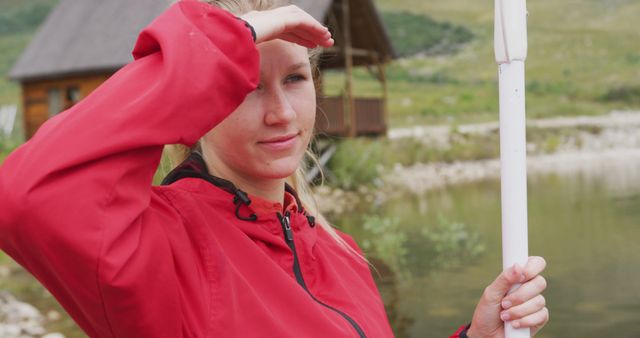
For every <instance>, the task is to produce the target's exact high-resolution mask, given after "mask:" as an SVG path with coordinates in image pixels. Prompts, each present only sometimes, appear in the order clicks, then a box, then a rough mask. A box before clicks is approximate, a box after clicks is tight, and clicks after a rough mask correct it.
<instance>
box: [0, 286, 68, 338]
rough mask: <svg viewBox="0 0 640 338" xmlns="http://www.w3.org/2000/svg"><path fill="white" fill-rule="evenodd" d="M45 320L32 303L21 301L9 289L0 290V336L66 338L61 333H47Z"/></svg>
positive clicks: (6, 337)
mask: <svg viewBox="0 0 640 338" xmlns="http://www.w3.org/2000/svg"><path fill="white" fill-rule="evenodd" d="M50 315H52V314H50ZM44 321H45V317H44V316H43V315H42V314H41V313H40V312H39V311H38V309H36V308H35V307H33V306H32V305H30V304H27V303H24V302H21V301H19V300H18V299H16V298H15V297H14V296H13V295H12V294H11V293H9V292H8V291H1V292H0V337H2V338H35V337H41V338H64V335H62V334H60V333H47V332H46V330H45V328H44V327H43V325H44Z"/></svg>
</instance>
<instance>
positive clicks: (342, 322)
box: [0, 0, 393, 338]
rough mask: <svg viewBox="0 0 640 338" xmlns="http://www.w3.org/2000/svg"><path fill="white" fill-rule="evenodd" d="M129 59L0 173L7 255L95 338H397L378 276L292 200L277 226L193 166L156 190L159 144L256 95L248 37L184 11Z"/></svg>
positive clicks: (193, 5) (203, 13)
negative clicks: (154, 182) (378, 285)
mask: <svg viewBox="0 0 640 338" xmlns="http://www.w3.org/2000/svg"><path fill="white" fill-rule="evenodd" d="M133 55H134V58H135V61H134V62H132V63H131V64H129V65H127V66H125V67H124V68H123V69H121V70H120V71H119V72H117V73H116V74H115V75H114V76H113V77H111V78H110V79H109V80H107V81H106V82H105V83H104V84H103V85H102V86H101V87H99V88H98V89H97V90H96V91H94V93H92V94H91V95H90V96H88V97H87V98H86V99H84V100H83V101H81V102H80V103H78V104H77V105H75V106H74V107H73V108H71V109H69V110H67V111H65V112H63V113H61V114H59V115H57V116H55V117H53V118H51V119H50V120H49V121H47V123H45V124H44V125H43V126H42V127H41V128H40V129H39V130H38V132H37V133H36V135H35V136H34V137H33V138H32V139H31V140H29V141H28V142H27V143H25V144H24V145H22V146H21V147H20V148H18V149H17V150H16V151H15V152H13V153H12V154H11V155H10V156H9V157H8V158H7V159H6V160H5V162H4V164H3V165H2V167H0V205H1V206H2V209H1V210H0V248H2V250H4V251H6V252H7V253H8V254H9V255H10V256H11V257H13V258H14V259H15V260H16V261H17V262H18V263H20V264H21V265H22V266H24V267H25V268H26V269H27V270H29V271H30V272H31V273H32V274H33V275H34V276H35V277H36V278H37V279H38V280H39V281H40V282H41V283H42V284H44V285H45V286H46V287H47V289H49V291H51V293H52V294H53V295H54V296H55V297H56V298H57V299H58V301H59V302H60V303H61V304H62V305H63V306H64V308H65V309H66V310H67V311H68V312H69V314H70V315H71V316H72V317H73V318H74V320H75V321H76V322H77V323H78V324H79V325H80V327H81V328H82V329H83V330H84V331H85V332H86V333H87V334H88V335H90V336H91V337H138V338H140V337H171V338H175V337H364V336H366V337H392V336H393V334H392V331H391V328H390V326H389V323H388V320H387V317H386V314H385V311H384V306H383V303H382V301H381V298H380V295H379V293H378V290H377V288H376V285H375V284H374V281H373V279H372V277H371V273H370V271H369V268H368V266H367V265H366V264H365V263H364V262H362V261H360V260H358V259H356V258H354V257H353V256H352V255H350V254H348V253H347V252H346V251H345V250H344V249H342V248H340V247H339V246H338V245H337V243H336V242H335V240H333V239H332V238H331V237H330V236H329V235H328V234H327V233H326V232H325V231H324V230H323V229H322V228H321V227H318V226H314V221H313V218H312V217H310V215H307V214H306V212H305V211H304V209H303V208H301V207H299V204H298V203H296V201H295V199H296V197H295V192H293V191H290V193H288V194H287V199H286V200H287V201H288V202H287V205H286V206H285V208H284V210H285V211H286V212H285V213H284V214H281V213H280V212H282V210H283V207H282V206H281V205H279V204H275V205H273V204H270V203H268V202H267V201H265V200H261V199H260V198H257V197H255V196H244V195H243V194H242V193H241V192H237V191H236V190H234V189H235V188H233V186H232V185H231V184H230V183H228V182H224V181H222V180H219V179H216V178H214V177H212V176H209V175H208V174H206V168H205V167H204V164H203V163H202V162H201V161H200V160H199V158H198V156H197V155H194V156H192V157H191V158H190V159H189V161H186V162H185V163H184V164H183V165H182V166H181V167H180V168H179V169H178V170H176V171H174V172H173V173H172V175H170V177H168V179H167V180H168V181H171V182H173V183H172V184H169V185H163V186H159V187H152V186H151V182H152V178H153V175H154V173H155V170H156V168H157V167H158V164H159V161H160V157H161V153H162V148H163V145H165V144H176V143H182V144H186V145H193V144H194V143H195V142H196V141H197V140H198V139H199V138H200V137H201V136H203V135H204V134H205V133H206V132H207V131H208V130H210V129H212V128H213V127H215V126H216V125H217V124H218V123H219V122H220V121H222V120H223V119H224V118H225V117H226V116H228V115H229V114H230V113H231V112H232V111H233V110H234V109H235V108H236V107H237V106H238V105H239V104H240V103H241V102H242V101H243V99H244V97H245V95H246V94H248V93H250V92H251V91H252V90H254V89H255V88H256V86H257V83H258V81H259V59H258V57H259V56H258V52H257V49H256V48H255V45H254V42H253V40H252V37H251V33H250V31H249V30H248V29H247V27H246V26H245V25H244V23H243V22H242V21H240V20H238V19H236V18H235V17H234V16H233V15H231V14H230V13H228V12H225V11H223V10H220V9H217V8H215V7H212V6H210V5H207V4H205V3H202V2H199V1H194V0H186V1H181V2H179V3H177V4H174V5H173V6H172V7H170V8H169V9H168V10H166V11H165V12H164V13H163V14H162V15H161V16H160V17H158V18H157V19H156V20H155V21H154V22H153V23H151V24H150V25H149V26H148V27H147V28H146V29H145V30H144V31H143V32H142V33H141V34H140V36H139V39H138V41H137V43H136V46H135V49H134V51H133ZM227 183H228V184H227ZM245 197H246V199H248V200H251V204H248V202H247V201H246V200H245ZM243 201H244V202H246V203H243ZM247 204H248V205H247ZM340 235H341V236H342V237H343V238H344V239H345V240H346V241H347V243H348V244H349V245H351V246H352V247H353V248H355V249H356V250H359V248H358V247H357V245H356V244H355V242H354V241H353V240H352V239H351V238H350V237H349V236H347V235H344V234H342V233H340Z"/></svg>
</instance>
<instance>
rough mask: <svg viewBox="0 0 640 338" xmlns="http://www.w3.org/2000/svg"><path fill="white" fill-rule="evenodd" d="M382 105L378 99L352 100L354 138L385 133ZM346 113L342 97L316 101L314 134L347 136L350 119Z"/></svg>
mask: <svg viewBox="0 0 640 338" xmlns="http://www.w3.org/2000/svg"><path fill="white" fill-rule="evenodd" d="M384 104H385V103H384V100H383V99H379V98H355V99H354V106H355V114H356V115H355V124H356V125H355V127H356V128H355V134H356V135H355V136H364V135H368V136H377V135H384V134H385V133H386V131H387V124H386V121H385V116H384ZM347 111H348V109H347V107H346V99H345V98H344V97H325V98H321V99H318V112H317V114H316V133H317V134H318V135H326V136H349V134H350V124H351V119H350V117H349V116H348V114H347V113H346V112H347Z"/></svg>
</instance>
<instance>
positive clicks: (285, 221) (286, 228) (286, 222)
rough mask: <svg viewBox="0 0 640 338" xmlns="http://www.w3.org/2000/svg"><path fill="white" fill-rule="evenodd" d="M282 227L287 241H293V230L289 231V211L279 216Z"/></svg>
mask: <svg viewBox="0 0 640 338" xmlns="http://www.w3.org/2000/svg"><path fill="white" fill-rule="evenodd" d="M281 221H282V228H283V229H284V235H285V238H286V240H287V241H289V242H293V231H291V223H290V222H291V221H290V220H289V212H286V213H285V214H284V216H283V217H282V218H281Z"/></svg>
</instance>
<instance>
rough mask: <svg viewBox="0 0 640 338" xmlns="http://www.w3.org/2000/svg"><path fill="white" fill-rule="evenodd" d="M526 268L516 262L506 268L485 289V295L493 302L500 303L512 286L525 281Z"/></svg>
mask: <svg viewBox="0 0 640 338" xmlns="http://www.w3.org/2000/svg"><path fill="white" fill-rule="evenodd" d="M525 278H526V277H525V275H524V269H523V268H522V267H521V266H520V265H518V264H516V265H514V266H512V267H510V268H508V269H506V270H504V271H503V272H502V273H501V274H500V275H499V276H498V278H496V280H495V281H493V283H491V284H490V285H489V286H488V287H487V288H486V289H485V291H484V297H485V298H486V299H487V300H488V301H489V302H491V303H500V301H501V300H502V298H503V297H504V295H506V294H507V292H509V289H510V288H511V286H513V285H514V284H517V283H521V282H524V281H525Z"/></svg>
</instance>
